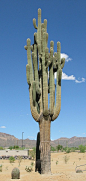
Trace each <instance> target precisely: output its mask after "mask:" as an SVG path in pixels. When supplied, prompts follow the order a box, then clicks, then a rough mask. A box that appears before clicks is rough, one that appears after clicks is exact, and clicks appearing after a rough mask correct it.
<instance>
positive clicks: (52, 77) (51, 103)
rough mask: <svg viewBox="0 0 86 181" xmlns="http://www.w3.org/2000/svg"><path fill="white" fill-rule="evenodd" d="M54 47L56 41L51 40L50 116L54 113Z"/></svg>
mask: <svg viewBox="0 0 86 181" xmlns="http://www.w3.org/2000/svg"><path fill="white" fill-rule="evenodd" d="M53 47H54V42H53V41H51V42H50V62H51V64H50V66H49V90H50V108H49V113H50V116H52V115H53V113H54V76H53Z"/></svg>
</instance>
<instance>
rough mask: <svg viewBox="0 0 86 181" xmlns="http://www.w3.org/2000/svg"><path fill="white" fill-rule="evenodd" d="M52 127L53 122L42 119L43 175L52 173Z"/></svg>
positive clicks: (41, 152)
mask: <svg viewBox="0 0 86 181" xmlns="http://www.w3.org/2000/svg"><path fill="white" fill-rule="evenodd" d="M50 125H51V121H50V119H49V118H48V120H45V119H44V117H43V118H42V119H41V121H40V124H39V127H40V160H41V173H42V174H45V173H50V172H51V152H50Z"/></svg>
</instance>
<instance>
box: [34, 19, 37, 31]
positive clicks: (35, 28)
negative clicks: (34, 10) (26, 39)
mask: <svg viewBox="0 0 86 181" xmlns="http://www.w3.org/2000/svg"><path fill="white" fill-rule="evenodd" d="M33 26H34V28H35V29H37V26H36V19H35V18H34V19H33Z"/></svg>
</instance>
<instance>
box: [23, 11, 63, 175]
mask: <svg viewBox="0 0 86 181" xmlns="http://www.w3.org/2000/svg"><path fill="white" fill-rule="evenodd" d="M33 25H34V28H35V29H37V33H34V44H33V45H32V46H31V41H30V39H27V45H26V46H25V47H24V48H25V49H26V50H27V59H28V64H27V65H26V76H27V83H28V85H29V95H30V108H31V113H32V116H33V118H34V119H35V120H36V121H37V122H38V123H39V128H40V159H41V173H49V172H50V171H51V157H50V125H51V121H54V120H55V119H56V118H57V117H58V115H59V113H60V109H61V77H62V68H63V67H64V63H65V59H64V58H63V59H61V57H60V52H61V45H60V42H57V52H55V53H54V42H53V41H51V42H50V52H49V49H48V47H47V42H48V33H47V20H46V19H45V20H44V23H41V9H38V27H37V25H36V19H33ZM31 52H32V53H31ZM31 57H32V58H31ZM48 71H49V80H48ZM55 72H57V84H56V85H55V82H54V73H55ZM55 90H56V105H55ZM48 93H49V94H50V105H49V109H48Z"/></svg>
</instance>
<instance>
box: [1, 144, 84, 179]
mask: <svg viewBox="0 0 86 181" xmlns="http://www.w3.org/2000/svg"><path fill="white" fill-rule="evenodd" d="M57 148H59V149H57ZM83 148H84V149H85V148H86V146H83V145H80V146H79V147H78V148H76V147H72V148H69V147H65V148H64V147H62V146H59V147H58V146H57V147H55V148H54V147H51V173H52V174H51V175H50V176H49V175H48V176H46V175H45V176H42V175H41V174H39V173H38V172H35V159H36V158H35V155H36V148H35V147H34V148H33V152H32V153H30V154H32V159H23V158H22V157H21V156H19V157H18V158H17V159H15V158H14V157H13V156H11V157H10V158H9V159H0V180H2V181H8V180H10V179H11V173H12V170H13V169H14V168H18V169H17V170H19V171H20V179H21V181H25V179H26V180H28V177H29V178H30V180H31V179H33V180H38V181H39V180H42V181H43V179H44V180H47V179H51V178H52V180H59V181H66V180H71V181H73V180H76V181H78V180H79V181H82V180H83V181H85V180H86V171H85V170H86V153H85V152H84V149H83ZM15 149H16V147H15ZM18 149H19V148H18ZM20 149H21V148H20Z"/></svg>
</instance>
